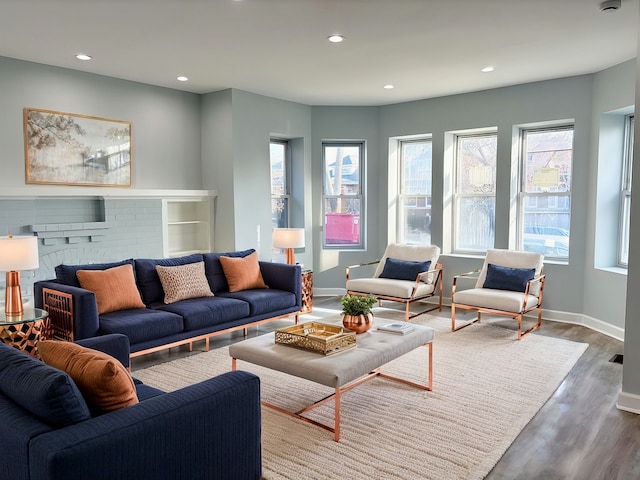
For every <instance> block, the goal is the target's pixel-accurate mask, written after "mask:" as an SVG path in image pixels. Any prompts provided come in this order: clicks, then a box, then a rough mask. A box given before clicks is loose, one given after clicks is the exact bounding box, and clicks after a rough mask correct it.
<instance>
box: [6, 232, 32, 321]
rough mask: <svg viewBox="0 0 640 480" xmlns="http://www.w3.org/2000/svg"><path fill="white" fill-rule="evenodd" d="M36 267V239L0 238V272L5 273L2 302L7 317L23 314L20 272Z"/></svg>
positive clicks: (11, 236) (10, 236)
mask: <svg viewBox="0 0 640 480" xmlns="http://www.w3.org/2000/svg"><path fill="white" fill-rule="evenodd" d="M38 267H39V261H38V237H34V236H31V237H14V236H13V235H9V236H8V237H0V272H7V277H6V278H7V282H6V290H5V302H4V311H5V313H6V314H7V315H22V314H23V313H24V307H23V305H22V292H21V291H20V271H21V270H34V269H36V268H38Z"/></svg>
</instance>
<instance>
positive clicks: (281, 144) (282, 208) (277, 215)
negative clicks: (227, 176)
mask: <svg viewBox="0 0 640 480" xmlns="http://www.w3.org/2000/svg"><path fill="white" fill-rule="evenodd" d="M288 148H289V143H288V142H286V141H280V140H272V141H271V142H270V143H269V161H270V181H271V226H272V227H273V228H287V227H288V226H289V179H288V168H287V156H288ZM276 250H278V249H276Z"/></svg>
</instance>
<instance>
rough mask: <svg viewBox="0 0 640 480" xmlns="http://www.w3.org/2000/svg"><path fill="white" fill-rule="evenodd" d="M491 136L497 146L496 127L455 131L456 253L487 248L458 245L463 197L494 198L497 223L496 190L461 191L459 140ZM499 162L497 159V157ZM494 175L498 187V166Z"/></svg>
mask: <svg viewBox="0 0 640 480" xmlns="http://www.w3.org/2000/svg"><path fill="white" fill-rule="evenodd" d="M489 136H493V137H495V138H496V146H497V141H498V132H497V130H496V129H486V130H477V131H474V132H473V133H464V132H458V133H455V134H454V136H453V152H454V161H453V178H454V181H453V197H452V199H453V213H452V215H453V218H452V225H451V226H452V247H453V248H452V252H453V253H455V254H472V255H474V254H479V253H485V252H486V249H482V250H481V249H469V248H461V247H460V246H459V245H458V241H459V238H458V233H459V230H460V227H459V223H460V221H461V219H460V218H459V217H460V206H461V203H462V199H463V198H471V197H486V198H493V199H494V219H493V222H494V225H495V220H496V219H495V208H496V192H495V191H494V192H493V193H487V194H482V193H464V194H463V193H460V189H461V186H460V178H461V177H460V174H461V172H460V170H461V167H460V159H459V154H458V151H459V150H458V149H459V142H460V141H461V139H465V138H472V137H489ZM496 156H497V152H496ZM496 162H497V159H496ZM493 175H494V184H496V188H497V179H496V175H497V166H496V169H494V172H493ZM494 244H495V230H494ZM488 248H493V245H492V246H490V247H488Z"/></svg>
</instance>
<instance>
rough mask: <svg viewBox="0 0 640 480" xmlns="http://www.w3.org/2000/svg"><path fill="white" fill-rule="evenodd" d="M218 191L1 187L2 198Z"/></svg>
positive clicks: (147, 195)
mask: <svg viewBox="0 0 640 480" xmlns="http://www.w3.org/2000/svg"><path fill="white" fill-rule="evenodd" d="M217 196H218V192H217V191H216V190H176V189H146V188H113V187H73V186H53V185H37V186H30V187H1V186H0V198H24V199H26V198H51V197H61V198H65V197H66V198H68V197H85V198H87V197H99V198H192V197H217Z"/></svg>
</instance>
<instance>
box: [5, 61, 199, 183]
mask: <svg viewBox="0 0 640 480" xmlns="http://www.w3.org/2000/svg"><path fill="white" fill-rule="evenodd" d="M0 105H2V115H0V145H2V149H1V150H0V166H1V168H2V173H1V174H0V188H1V187H2V186H11V187H16V186H24V185H25V175H24V134H23V109H24V108H25V107H31V108H40V109H46V110H54V111H60V112H66V113H75V114H81V115H89V116H95V117H101V118H108V119H112V120H123V121H129V122H133V123H132V129H131V131H132V167H133V169H132V183H133V188H147V189H149V188H152V189H159V188H162V189H165V188H166V189H200V188H202V180H201V171H202V164H201V155H200V96H199V95H195V94H190V93H185V92H179V91H177V90H170V89H166V88H159V87H153V86H150V85H143V84H140V83H135V82H129V81H124V80H118V79H114V78H109V77H104V76H100V75H92V74H87V73H80V72H76V71H73V70H68V69H64V68H57V67H49V66H46V65H40V64H36V63H30V62H24V61H20V60H14V59H9V58H5V57H0ZM38 187H39V186H37V185H32V186H29V188H30V189H33V190H34V191H37V189H38ZM93 191H95V189H94V188H92V187H87V192H93Z"/></svg>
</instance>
